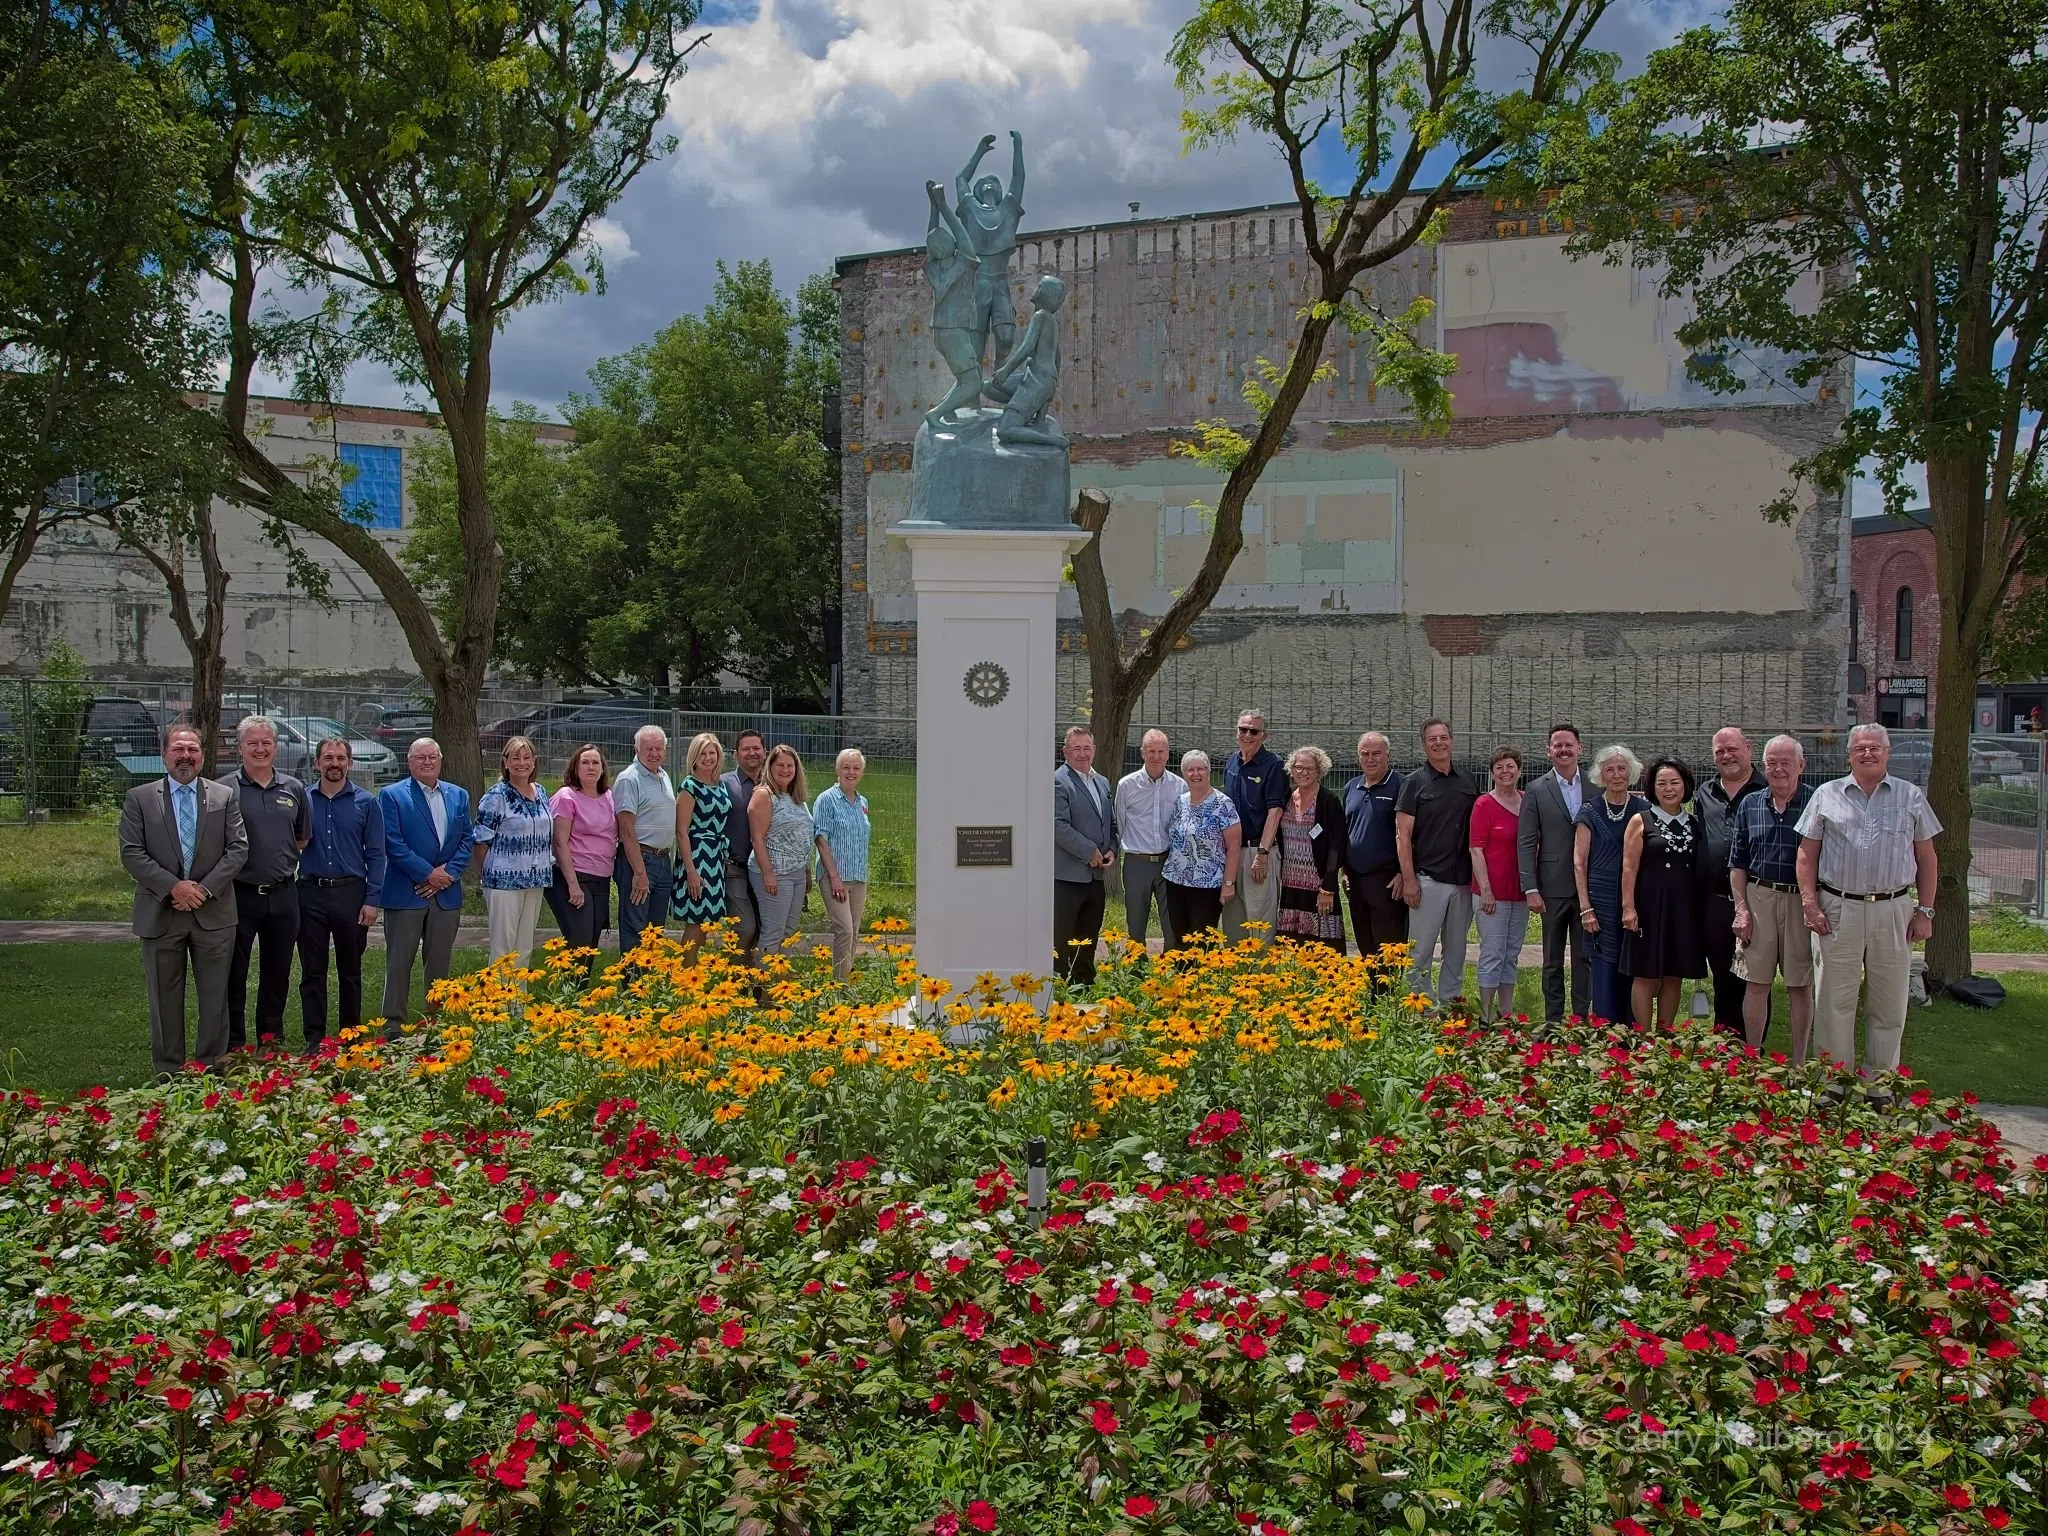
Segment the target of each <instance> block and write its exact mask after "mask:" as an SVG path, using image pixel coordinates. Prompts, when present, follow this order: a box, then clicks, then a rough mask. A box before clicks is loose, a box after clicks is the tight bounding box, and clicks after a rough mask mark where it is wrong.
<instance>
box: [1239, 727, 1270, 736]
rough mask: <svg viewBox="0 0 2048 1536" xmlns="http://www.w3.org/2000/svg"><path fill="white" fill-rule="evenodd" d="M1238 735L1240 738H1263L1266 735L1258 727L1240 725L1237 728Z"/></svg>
mask: <svg viewBox="0 0 2048 1536" xmlns="http://www.w3.org/2000/svg"><path fill="white" fill-rule="evenodd" d="M1237 734H1238V735H1240V736H1263V735H1265V734H1266V733H1265V732H1264V731H1263V730H1261V729H1260V728H1259V727H1258V726H1256V725H1240V726H1239V727H1238V728H1237Z"/></svg>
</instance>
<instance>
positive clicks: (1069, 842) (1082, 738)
mask: <svg viewBox="0 0 2048 1536" xmlns="http://www.w3.org/2000/svg"><path fill="white" fill-rule="evenodd" d="M1066 759H1067V760H1066V762H1065V764H1064V765H1062V766H1061V767H1060V768H1058V769H1056V770H1055V771H1054V773H1053V776H1052V839H1053V856H1052V942H1053V969H1054V970H1055V971H1056V972H1058V973H1059V975H1060V976H1061V977H1063V978H1064V979H1065V980H1066V982H1067V985H1069V986H1071V987H1086V986H1092V985H1093V984H1094V981H1095V940H1096V938H1097V936H1098V935H1099V934H1100V933H1101V932H1102V910H1103V908H1104V906H1106V905H1107V903H1108V896H1109V887H1108V885H1107V884H1106V883H1105V880H1106V877H1107V876H1108V874H1109V871H1110V868H1111V866H1113V865H1114V864H1115V863H1116V800H1115V797H1114V796H1113V795H1112V794H1111V792H1110V787H1109V780H1107V779H1105V778H1104V777H1103V776H1102V775H1101V774H1099V773H1097V772H1096V771H1095V737H1094V734H1093V733H1092V732H1090V731H1089V729H1088V728H1087V727H1086V726H1084V725H1076V726H1070V727H1068V730H1067V740H1066Z"/></svg>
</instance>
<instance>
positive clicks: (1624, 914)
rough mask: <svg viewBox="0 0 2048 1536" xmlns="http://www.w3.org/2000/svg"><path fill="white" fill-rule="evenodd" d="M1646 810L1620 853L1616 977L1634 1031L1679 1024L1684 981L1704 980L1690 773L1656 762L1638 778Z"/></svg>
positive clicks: (1664, 760) (1676, 764)
mask: <svg viewBox="0 0 2048 1536" xmlns="http://www.w3.org/2000/svg"><path fill="white" fill-rule="evenodd" d="M1643 790H1644V792H1645V793H1646V794H1647V795H1648V796H1649V798H1650V804H1649V806H1648V808H1646V809H1644V810H1642V811H1639V812H1637V814H1636V816H1635V818H1634V819H1633V820H1631V821H1630V822H1629V824H1628V835H1627V839H1626V841H1625V842H1624V843H1623V845H1622V853H1621V926H1622V929H1623V933H1622V939H1621V973H1622V974H1623V975H1624V976H1627V977H1628V978H1629V979H1630V981H1631V982H1632V983H1633V984H1634V990H1635V1016H1636V1023H1637V1024H1639V1025H1644V1026H1647V1025H1648V1024H1649V1022H1650V1004H1651V1002H1652V1000H1655V1002H1656V1005H1657V1022H1658V1023H1660V1024H1662V1025H1663V1026H1664V1027H1665V1028H1667V1029H1669V1028H1672V1027H1674V1026H1675V1025H1676V1024H1677V1022H1678V995H1679V993H1680V992H1682V991H1683V990H1684V983H1685V981H1686V979H1687V978H1688V977H1693V976H1703V975H1705V974H1706V963H1707V962H1706V956H1705V953H1704V951H1703V949H1702V946H1701V943H1700V912H1699V904H1698V900H1697V896H1698V887H1699V873H1698V871H1699V865H1698V860H1699V854H1700V848H1701V846H1702V845H1703V844H1704V843H1705V841H1706V836H1705V828H1704V827H1703V826H1702V825H1701V823H1700V818H1699V813H1698V812H1697V811H1695V810H1693V809H1692V806H1691V804H1690V802H1691V800H1692V791H1693V778H1692V770H1691V769H1690V768H1688V767H1686V766H1685V764H1684V763H1682V762H1680V761H1679V760H1678V759H1677V758H1675V757H1660V758H1658V759H1657V760H1656V761H1655V762H1653V763H1652V764H1650V766H1649V768H1648V769H1647V770H1645V771H1644V773H1643Z"/></svg>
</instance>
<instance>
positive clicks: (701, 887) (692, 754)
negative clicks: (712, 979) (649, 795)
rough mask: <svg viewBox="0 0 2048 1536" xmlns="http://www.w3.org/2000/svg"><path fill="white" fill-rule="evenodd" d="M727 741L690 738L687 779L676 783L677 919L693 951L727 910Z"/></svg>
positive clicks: (685, 768) (706, 734)
mask: <svg viewBox="0 0 2048 1536" xmlns="http://www.w3.org/2000/svg"><path fill="white" fill-rule="evenodd" d="M724 766H725V746H724V744H723V743H721V742H720V741H719V739H718V738H717V737H716V736H714V735H712V733H711V732H709V731H700V732H699V733H698V734H697V735H696V736H694V737H693V738H691V741H690V750H689V753H688V755H686V756H685V757H684V758H683V780H682V782H681V783H680V784H678V785H677V786H676V854H677V856H678V857H679V858H680V859H681V860H682V866H683V889H682V892H681V896H682V899H681V900H680V901H678V902H677V903H676V920H677V921H678V922H680V923H681V924H682V925H683V948H684V950H685V951H686V952H687V953H689V954H691V955H695V954H696V952H697V946H698V944H700V943H701V942H703V938H704V925H705V924H706V923H715V922H718V921H719V920H721V919H722V918H723V917H724V916H725V863H726V857H727V854H728V852H729V851H730V844H731V840H732V837H731V833H730V831H729V830H728V826H729V823H730V821H731V819H732V795H731V793H730V792H729V791H728V790H727V789H726V787H725V786H724V785H723V784H722V783H720V782H719V778H718V771H719V769H721V768H723V767H724Z"/></svg>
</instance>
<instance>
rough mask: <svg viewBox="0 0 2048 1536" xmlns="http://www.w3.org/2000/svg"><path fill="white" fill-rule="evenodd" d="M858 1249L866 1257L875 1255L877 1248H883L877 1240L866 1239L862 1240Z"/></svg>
mask: <svg viewBox="0 0 2048 1536" xmlns="http://www.w3.org/2000/svg"><path fill="white" fill-rule="evenodd" d="M856 1247H857V1248H858V1250H859V1252H860V1253H861V1255H862V1256H863V1257H865V1256H866V1255H868V1254H871V1253H873V1252H874V1251H875V1250H876V1249H877V1248H879V1247H881V1242H880V1241H879V1240H878V1239H876V1238H872V1237H864V1238H862V1239H861V1240H860V1242H859V1243H858V1244H857V1245H856Z"/></svg>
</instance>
